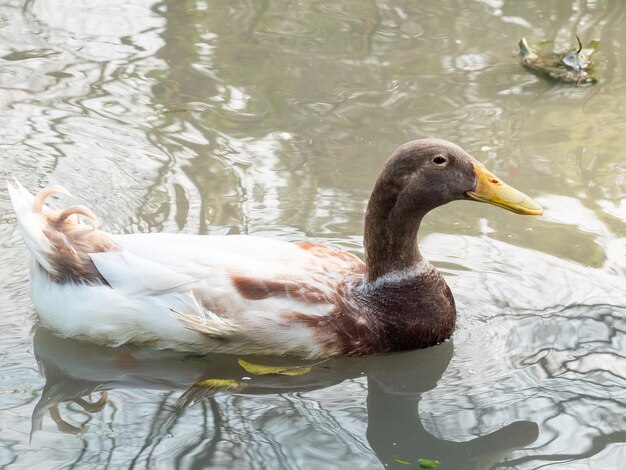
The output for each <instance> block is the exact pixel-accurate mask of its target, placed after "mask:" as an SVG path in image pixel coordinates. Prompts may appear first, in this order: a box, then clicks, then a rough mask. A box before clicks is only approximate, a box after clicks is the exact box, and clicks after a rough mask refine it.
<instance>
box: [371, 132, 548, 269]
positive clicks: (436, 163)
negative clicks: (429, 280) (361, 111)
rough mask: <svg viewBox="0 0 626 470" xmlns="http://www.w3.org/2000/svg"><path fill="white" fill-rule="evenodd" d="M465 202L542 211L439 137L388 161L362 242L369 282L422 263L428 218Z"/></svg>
mask: <svg viewBox="0 0 626 470" xmlns="http://www.w3.org/2000/svg"><path fill="white" fill-rule="evenodd" d="M463 199H465V200H472V201H479V202H485V203H488V204H493V205H495V206H498V207H502V208H504V209H508V210H510V211H512V212H515V213H517V214H525V215H540V214H541V213H542V212H543V209H542V207H541V206H540V205H539V204H537V203H536V202H535V201H533V200H532V199H531V198H530V197H528V196H526V195H525V194H524V193H522V192H520V191H518V190H517V189H515V188H513V187H511V186H509V185H507V184H506V183H504V182H503V181H502V180H501V179H500V178H498V177H497V176H495V175H494V174H493V173H491V172H490V171H489V170H487V169H486V168H485V167H484V165H483V164H482V163H480V162H478V161H477V160H476V159H474V157H472V156H471V155H469V154H468V153H467V152H465V151H464V150H463V149H462V148H461V147H459V146H458V145H455V144H453V143H451V142H447V141H445V140H440V139H421V140H414V141H412V142H408V143H406V144H404V145H402V146H401V147H399V148H398V149H397V150H396V151H395V152H394V153H393V155H392V156H391V157H390V158H389V160H387V163H385V166H384V167H383V169H382V171H381V173H380V175H379V177H378V180H377V181H376V185H375V186H374V190H373V191H372V195H371V197H370V202H369V204H368V208H367V213H366V221H365V239H364V242H365V257H366V263H367V265H368V267H367V269H368V275H367V277H368V279H369V280H373V279H376V278H378V277H379V276H380V275H382V274H385V273H389V272H392V271H398V270H401V269H405V268H407V267H409V266H412V265H415V264H416V263H417V262H419V260H420V259H421V256H420V254H419V250H418V249H417V243H416V234H417V230H418V228H419V225H420V222H421V220H422V218H423V217H424V215H425V214H426V213H427V212H428V211H430V210H432V209H434V208H435V207H438V206H441V205H443V204H446V203H448V202H452V201H456V200H463Z"/></svg>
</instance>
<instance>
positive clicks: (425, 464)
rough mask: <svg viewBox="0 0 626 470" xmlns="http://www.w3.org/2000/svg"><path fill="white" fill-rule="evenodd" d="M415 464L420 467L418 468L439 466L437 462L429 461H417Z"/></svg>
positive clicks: (439, 463)
mask: <svg viewBox="0 0 626 470" xmlns="http://www.w3.org/2000/svg"><path fill="white" fill-rule="evenodd" d="M417 463H418V464H419V465H420V468H437V467H438V466H439V465H441V462H439V460H430V459H419V460H418V461H417Z"/></svg>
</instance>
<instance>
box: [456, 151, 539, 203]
mask: <svg viewBox="0 0 626 470" xmlns="http://www.w3.org/2000/svg"><path fill="white" fill-rule="evenodd" d="M473 165H474V173H476V187H475V188H474V190H472V191H468V192H466V193H465V197H466V198H467V199H472V200H473V201H479V202H486V203H487V204H493V205H494V206H498V207H502V208H504V209H508V210H510V211H511V212H515V213H516V214H523V215H541V214H542V213H543V207H541V206H540V205H539V204H537V203H536V202H535V201H533V200H532V199H531V198H529V197H528V196H526V194H524V193H523V192H521V191H518V190H517V189H515V188H513V187H511V186H509V185H508V184H506V183H504V182H503V181H502V180H501V179H500V178H497V177H496V176H495V175H494V174H493V173H491V172H490V171H489V170H487V168H485V167H484V166H483V165H482V164H481V163H478V162H474V163H473Z"/></svg>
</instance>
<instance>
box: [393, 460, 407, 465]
mask: <svg viewBox="0 0 626 470" xmlns="http://www.w3.org/2000/svg"><path fill="white" fill-rule="evenodd" d="M393 461H394V462H395V463H400V464H402V465H411V462H407V461H406V460H400V459H394V460H393Z"/></svg>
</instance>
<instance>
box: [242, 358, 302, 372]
mask: <svg viewBox="0 0 626 470" xmlns="http://www.w3.org/2000/svg"><path fill="white" fill-rule="evenodd" d="M237 362H239V365H240V366H241V367H243V368H244V369H245V370H246V372H250V373H251V374H254V375H272V374H274V375H304V374H308V373H309V372H311V368H310V367H305V366H291V367H289V366H287V367H285V366H265V365H263V364H253V363H252V362H248V361H246V360H244V359H241V358H240V359H237Z"/></svg>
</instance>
